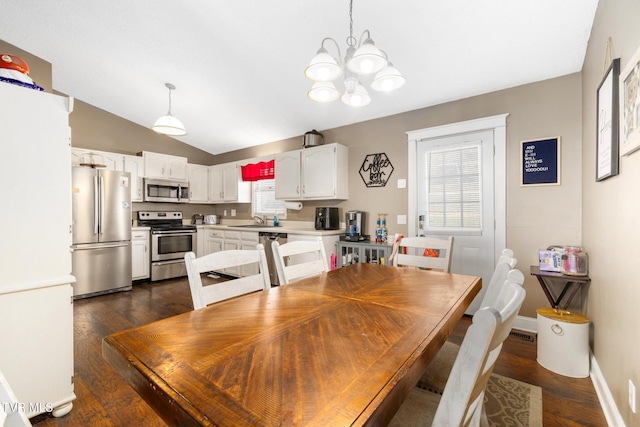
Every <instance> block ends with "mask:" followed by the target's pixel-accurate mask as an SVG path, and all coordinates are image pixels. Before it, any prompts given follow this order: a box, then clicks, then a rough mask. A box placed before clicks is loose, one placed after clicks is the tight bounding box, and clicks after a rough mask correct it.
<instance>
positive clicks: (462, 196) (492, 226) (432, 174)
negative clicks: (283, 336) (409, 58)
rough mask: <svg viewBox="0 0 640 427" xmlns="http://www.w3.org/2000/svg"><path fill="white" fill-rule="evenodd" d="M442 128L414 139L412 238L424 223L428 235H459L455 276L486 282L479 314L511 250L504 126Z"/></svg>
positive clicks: (475, 306)
mask: <svg viewBox="0 0 640 427" xmlns="http://www.w3.org/2000/svg"><path fill="white" fill-rule="evenodd" d="M473 122H474V124H475V125H478V123H477V121H473ZM465 123H467V122H465ZM467 124H468V123H467ZM458 125H459V124H458ZM439 129H440V130H441V131H445V132H435V133H434V134H433V135H429V133H423V136H425V137H420V138H417V139H414V140H413V141H411V140H410V147H411V146H412V145H413V147H412V149H410V150H409V151H410V155H409V159H410V163H411V162H413V165H414V166H410V170H411V171H412V172H411V173H410V194H411V196H410V207H411V209H410V211H413V215H410V220H411V222H410V235H418V234H419V233H420V232H421V231H420V230H419V228H418V222H422V223H423V224H424V233H425V234H427V235H434V236H437V235H447V236H449V235H451V236H454V247H453V254H452V263H451V272H452V273H458V274H468V275H473V276H481V277H482V282H483V289H482V290H481V291H480V293H479V295H478V296H477V297H476V298H475V300H474V302H473V303H472V304H471V306H470V307H469V309H468V310H467V313H468V314H473V313H474V312H475V311H476V310H477V309H478V308H480V307H479V304H480V301H481V300H482V297H483V295H484V291H485V289H484V288H485V286H487V285H488V284H489V281H490V279H491V275H492V274H493V270H494V268H495V262H496V260H497V259H498V256H499V253H500V252H501V251H502V249H504V247H505V241H504V227H505V225H504V214H505V213H504V209H505V206H504V191H505V190H504V188H505V182H504V175H505V164H504V149H505V147H504V145H505V143H506V141H504V140H503V136H504V127H502V128H487V127H486V124H485V125H482V126H480V127H479V128H478V129H477V130H475V129H473V128H471V129H470V128H468V127H465V126H463V127H462V128H458V127H456V126H453V125H452V127H451V128H448V129H442V128H439ZM447 130H448V131H450V132H452V133H450V134H447V133H446V131H447ZM460 130H462V131H460ZM414 150H415V151H414ZM412 152H413V153H414V154H415V155H413V156H412ZM411 199H413V200H411ZM420 216H423V217H422V219H423V221H420Z"/></svg>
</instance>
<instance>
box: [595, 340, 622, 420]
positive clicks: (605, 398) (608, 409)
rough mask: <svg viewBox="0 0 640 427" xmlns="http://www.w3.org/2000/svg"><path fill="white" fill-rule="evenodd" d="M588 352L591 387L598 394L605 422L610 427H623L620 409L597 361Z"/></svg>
mask: <svg viewBox="0 0 640 427" xmlns="http://www.w3.org/2000/svg"><path fill="white" fill-rule="evenodd" d="M589 354H590V358H591V372H590V376H591V382H592V383H593V387H594V388H595V389H596V394H597V395H598V400H599V401H600V406H602V411H603V412H604V417H605V418H606V419H607V424H608V425H609V426H610V427H625V423H624V420H623V419H622V416H621V415H620V411H618V407H617V406H616V402H615V401H614V400H613V396H612V395H611V392H610V391H609V386H607V381H606V380H605V379H604V376H603V375H602V371H601V370H600V366H599V365H598V361H597V360H596V358H595V356H594V355H593V353H591V351H589Z"/></svg>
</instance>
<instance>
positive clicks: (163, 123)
mask: <svg viewBox="0 0 640 427" xmlns="http://www.w3.org/2000/svg"><path fill="white" fill-rule="evenodd" d="M164 85H165V86H166V87H167V89H169V111H168V112H167V114H166V115H164V116H162V117H160V118H159V119H158V120H156V122H155V123H154V124H153V126H152V127H151V130H153V131H154V132H157V133H160V134H163V135H169V136H183V135H186V134H187V130H186V129H185V127H184V125H183V124H182V122H181V121H180V120H179V119H178V118H177V117H175V116H173V115H171V91H172V90H175V88H176V87H175V86H174V85H172V84H171V83H165V84H164Z"/></svg>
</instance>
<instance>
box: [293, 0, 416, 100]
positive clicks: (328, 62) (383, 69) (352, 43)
mask: <svg viewBox="0 0 640 427" xmlns="http://www.w3.org/2000/svg"><path fill="white" fill-rule="evenodd" d="M325 42H333V44H334V45H335V47H336V50H337V51H338V55H337V57H333V56H331V55H330V54H329V52H328V51H327V49H326V47H325ZM304 75H305V76H306V77H307V78H308V79H309V80H313V81H314V82H315V83H314V84H313V86H312V87H311V89H310V90H309V92H307V96H308V97H309V99H311V100H313V101H317V102H331V101H334V100H336V99H338V98H340V99H341V100H342V102H343V103H344V104H346V105H349V106H351V107H362V106H365V105H367V104H369V103H370V102H371V96H369V93H368V92H367V89H366V88H365V87H364V86H363V85H362V83H361V82H360V76H362V77H367V76H371V77H370V80H371V88H372V89H373V90H376V91H379V92H389V91H392V90H395V89H398V88H399V87H401V86H402V85H404V84H405V82H406V79H405V77H404V76H403V75H402V74H400V72H399V71H398V69H396V68H395V67H394V66H393V65H392V64H391V63H390V62H389V59H388V58H387V54H386V53H385V52H384V51H382V50H380V49H378V48H377V47H376V45H375V43H374V42H373V40H372V39H371V34H370V33H369V30H365V31H364V32H363V33H362V35H361V36H360V42H359V43H357V44H356V39H355V37H353V0H350V1H349V37H347V51H346V55H345V57H344V59H342V55H341V53H340V46H339V45H338V43H337V42H336V41H335V40H334V39H332V38H331V37H325V38H324V39H323V40H322V43H321V44H320V49H318V51H317V52H316V56H314V57H313V59H312V60H311V62H310V63H309V65H308V66H307V68H305V70H304ZM343 76H344V85H345V91H344V93H343V94H342V95H340V92H338V89H336V86H335V85H334V84H333V82H334V81H335V80H337V79H338V78H340V77H343Z"/></svg>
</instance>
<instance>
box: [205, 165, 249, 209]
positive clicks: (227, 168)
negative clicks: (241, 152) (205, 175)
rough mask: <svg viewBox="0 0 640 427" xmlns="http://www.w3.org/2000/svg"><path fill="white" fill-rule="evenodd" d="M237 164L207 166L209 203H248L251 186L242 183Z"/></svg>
mask: <svg viewBox="0 0 640 427" xmlns="http://www.w3.org/2000/svg"><path fill="white" fill-rule="evenodd" d="M239 171H240V167H239V166H238V163H237V162H231V163H223V164H220V165H214V166H209V202H212V203H231V202H235V203H250V202H251V186H250V183H248V182H242V177H241V175H240V172H239Z"/></svg>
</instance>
